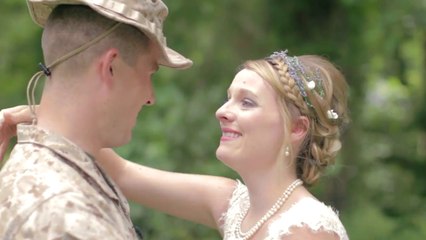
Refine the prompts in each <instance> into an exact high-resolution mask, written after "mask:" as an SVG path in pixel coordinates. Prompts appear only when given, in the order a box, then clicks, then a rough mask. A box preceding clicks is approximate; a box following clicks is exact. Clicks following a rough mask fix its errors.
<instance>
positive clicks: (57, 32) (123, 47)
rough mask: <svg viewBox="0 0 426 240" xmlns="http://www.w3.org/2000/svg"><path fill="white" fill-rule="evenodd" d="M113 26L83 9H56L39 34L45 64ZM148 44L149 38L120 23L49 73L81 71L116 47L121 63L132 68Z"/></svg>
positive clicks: (69, 6) (83, 7) (107, 20)
mask: <svg viewBox="0 0 426 240" xmlns="http://www.w3.org/2000/svg"><path fill="white" fill-rule="evenodd" d="M115 23H116V22H115V21H113V20H111V19H108V18H106V17H104V16H102V15H100V14H98V13H97V12H96V11H94V10H92V9H91V8H90V7H87V6H83V5H59V6H57V7H56V8H55V9H54V10H53V11H52V13H51V14H50V16H49V18H48V20H47V23H46V25H45V26H44V31H43V37H42V48H43V54H44V59H45V63H46V65H49V64H50V63H52V62H54V61H55V60H57V59H58V58H60V57H62V56H64V55H65V54H67V53H69V52H70V51H72V50H74V49H76V48H78V47H80V46H81V45H83V44H85V43H87V42H89V41H90V40H92V39H94V38H96V37H97V36H99V35H101V34H102V33H104V32H105V31H107V30H108V29H109V28H111V27H112V26H113V25H114V24H115ZM148 45H149V38H148V37H147V36H146V35H144V34H143V33H142V32H141V31H140V30H138V29H137V28H135V27H133V26H130V25H127V24H121V25H120V26H119V27H118V28H117V29H115V30H114V31H113V32H112V33H111V34H110V35H108V36H107V37H106V38H104V39H102V40H101V41H100V42H98V43H95V44H94V45H93V46H90V47H89V48H88V49H86V50H84V51H83V52H81V53H79V54H77V55H75V56H73V57H71V58H70V59H68V60H66V61H65V62H63V63H61V64H59V65H58V66H56V67H54V69H52V72H53V73H54V71H55V68H61V69H62V70H61V71H65V72H68V73H69V72H75V70H76V69H77V70H79V69H81V70H84V69H85V68H86V67H87V66H89V65H90V63H91V61H93V60H94V58H96V57H98V56H100V55H101V54H102V53H103V52H104V51H106V50H107V49H109V48H117V49H118V50H119V51H120V54H121V56H122V58H123V60H124V61H125V62H126V63H128V64H129V65H134V64H135V62H136V60H137V57H138V56H139V54H141V52H142V51H145V50H146V49H147V48H148ZM67 69H69V70H67Z"/></svg>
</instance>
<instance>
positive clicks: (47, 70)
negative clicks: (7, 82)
mask: <svg viewBox="0 0 426 240" xmlns="http://www.w3.org/2000/svg"><path fill="white" fill-rule="evenodd" d="M120 24H121V23H115V24H114V25H112V27H110V28H109V29H108V30H107V31H105V32H104V33H102V34H101V35H99V36H97V37H96V38H94V39H92V40H90V41H89V42H87V43H85V44H83V45H81V46H80V47H78V48H76V49H74V50H73V51H71V52H69V53H67V54H65V55H64V56H62V57H60V58H59V59H57V60H56V61H54V62H53V63H51V64H49V65H47V66H46V65H44V64H43V63H39V67H40V69H41V70H40V71H38V72H37V73H35V74H34V75H33V76H32V77H31V79H30V81H29V82H28V85H27V101H28V106H29V108H30V111H31V119H32V124H34V125H35V124H37V115H36V100H35V89H36V87H37V84H38V81H39V80H40V78H41V77H42V76H43V75H45V76H47V77H49V76H50V75H51V74H52V72H51V70H52V68H53V67H55V66H57V65H58V64H60V63H62V62H64V61H66V60H68V59H69V58H71V57H73V56H75V55H77V54H79V53H81V52H83V51H84V50H86V49H88V48H89V47H90V46H92V45H94V44H96V43H98V42H99V41H100V40H102V39H104V38H105V37H106V36H108V35H109V34H111V33H112V32H113V31H114V30H115V29H117V28H118V27H119V26H120Z"/></svg>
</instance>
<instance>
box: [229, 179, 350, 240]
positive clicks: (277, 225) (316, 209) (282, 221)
mask: <svg viewBox="0 0 426 240" xmlns="http://www.w3.org/2000/svg"><path fill="white" fill-rule="evenodd" d="M248 204H249V195H248V191H247V187H246V186H245V185H244V184H242V183H241V182H240V181H237V186H236V188H235V190H234V193H233V194H232V197H231V200H230V203H229V207H228V210H227V212H226V213H225V214H224V215H223V222H224V225H223V234H224V237H223V239H224V240H239V237H238V236H236V234H235V231H234V230H235V228H236V225H237V224H238V218H239V216H240V212H241V211H242V210H243V209H246V208H247V207H248ZM264 227H266V226H264ZM267 227H268V236H267V237H266V238H265V240H280V239H282V237H283V236H286V235H291V229H290V228H291V227H308V228H310V229H311V230H312V231H314V232H315V231H326V232H334V233H336V234H337V235H338V236H339V239H340V240H348V239H349V238H348V236H347V234H346V230H345V228H344V227H343V224H342V223H341V221H340V220H339V217H338V215H337V212H335V211H334V210H333V209H332V208H331V207H329V206H326V205H325V204H324V203H322V202H320V201H318V200H316V199H314V198H303V199H301V200H300V201H298V202H297V203H295V204H294V205H293V206H291V207H290V209H289V210H287V211H285V212H283V213H281V214H280V215H278V217H277V218H276V219H275V220H274V221H273V222H271V223H270V224H269V226H267Z"/></svg>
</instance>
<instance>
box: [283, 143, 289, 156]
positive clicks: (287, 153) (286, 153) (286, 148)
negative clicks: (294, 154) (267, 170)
mask: <svg viewBox="0 0 426 240" xmlns="http://www.w3.org/2000/svg"><path fill="white" fill-rule="evenodd" d="M284 155H285V156H286V157H288V156H290V148H289V147H288V146H287V147H285V152H284Z"/></svg>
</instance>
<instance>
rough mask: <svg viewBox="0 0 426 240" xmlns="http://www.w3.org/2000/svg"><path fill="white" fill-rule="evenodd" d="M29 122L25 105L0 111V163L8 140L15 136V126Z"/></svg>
mask: <svg viewBox="0 0 426 240" xmlns="http://www.w3.org/2000/svg"><path fill="white" fill-rule="evenodd" d="M30 121H31V113H30V110H29V108H28V106H26V105H20V106H16V107H11V108H6V109H2V110H1V111H0V162H1V161H2V160H3V157H4V155H5V154H6V151H7V148H8V146H9V142H10V139H11V138H12V137H14V136H16V125H18V124H19V123H23V122H30Z"/></svg>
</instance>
